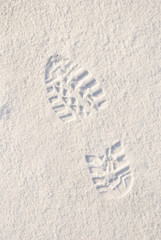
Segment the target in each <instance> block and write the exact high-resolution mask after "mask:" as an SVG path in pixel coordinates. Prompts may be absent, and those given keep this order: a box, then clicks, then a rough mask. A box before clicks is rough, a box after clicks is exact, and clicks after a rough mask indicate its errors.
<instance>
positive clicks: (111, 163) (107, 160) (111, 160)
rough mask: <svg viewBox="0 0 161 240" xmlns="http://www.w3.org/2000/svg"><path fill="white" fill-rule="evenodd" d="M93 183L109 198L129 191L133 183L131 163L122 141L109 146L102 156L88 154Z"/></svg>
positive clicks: (87, 160) (87, 158)
mask: <svg viewBox="0 0 161 240" xmlns="http://www.w3.org/2000/svg"><path fill="white" fill-rule="evenodd" d="M85 158H86V162H87V164H88V168H89V172H90V174H91V176H92V181H93V184H94V185H95V187H96V189H97V190H98V191H99V192H100V193H104V194H105V193H106V195H107V196H108V198H110V199H111V198H115V197H116V198H117V197H121V196H123V195H125V194H127V193H128V192H129V190H130V189H131V187H132V183H133V176H132V171H131V167H130V164H129V162H128V160H127V158H126V155H125V153H124V150H123V148H122V146H121V142H117V143H115V144H114V145H112V146H111V147H108V148H107V149H106V151H105V154H104V155H102V156H97V155H86V157H85Z"/></svg>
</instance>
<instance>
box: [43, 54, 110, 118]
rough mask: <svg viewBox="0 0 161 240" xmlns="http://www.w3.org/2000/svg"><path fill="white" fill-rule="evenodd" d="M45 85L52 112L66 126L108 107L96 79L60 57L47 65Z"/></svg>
mask: <svg viewBox="0 0 161 240" xmlns="http://www.w3.org/2000/svg"><path fill="white" fill-rule="evenodd" d="M45 83H46V89H47V94H48V99H49V102H50V103H51V104H52V109H53V110H54V112H55V113H56V114H57V115H58V117H59V118H60V119H61V120H62V121H64V122H70V121H73V120H76V119H78V118H81V117H85V116H88V115H90V114H91V113H92V112H93V110H95V111H99V110H100V109H101V108H103V107H105V105H106V104H105V103H106V98H105V95H104V93H103V90H102V88H101V87H100V85H99V84H98V83H97V81H96V80H95V79H94V78H93V76H92V75H91V74H90V73H89V72H88V71H87V70H85V69H83V68H82V67H80V66H78V65H77V64H75V63H73V62H72V61H71V60H70V59H67V58H63V57H62V56H59V55H57V54H56V55H54V56H52V57H50V58H49V60H48V62H47V64H46V69H45Z"/></svg>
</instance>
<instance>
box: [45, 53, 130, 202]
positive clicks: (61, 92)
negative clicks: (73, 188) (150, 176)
mask: <svg viewBox="0 0 161 240" xmlns="http://www.w3.org/2000/svg"><path fill="white" fill-rule="evenodd" d="M45 84H46V89H47V94H48V99H49V102H50V103H51V105H52V109H53V110H54V112H55V113H56V114H57V115H58V117H59V118H60V119H61V120H62V121H63V122H64V123H67V122H71V121H73V120H78V119H81V118H83V117H86V116H89V115H91V114H92V112H94V111H96V112H99V111H100V109H102V108H104V107H106V97H105V94H104V92H103V90H102V88H101V87H100V85H99V83H98V82H97V81H96V80H95V78H93V76H92V75H91V74H90V73H89V72H88V71H87V70H85V69H83V68H82V67H80V66H78V65H77V64H75V63H73V62H72V61H71V60H70V59H67V58H63V57H62V56H59V55H57V54H56V55H54V56H52V57H50V58H49V60H48V62H47V64H46V69H45ZM85 159H86V162H87V164H88V168H89V172H90V174H91V177H92V181H93V183H94V185H95V186H96V189H97V190H98V191H99V192H100V193H102V194H106V195H107V197H108V198H117V197H121V196H123V195H125V194H127V193H128V192H129V190H130V189H131V187H132V182H133V177H132V171H131V168H130V165H129V162H128V160H127V158H126V155H125V153H124V150H123V148H122V146H121V142H117V143H115V144H114V145H112V146H109V147H107V149H106V150H105V153H104V154H103V155H102V156H97V154H95V155H86V156H85Z"/></svg>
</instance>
